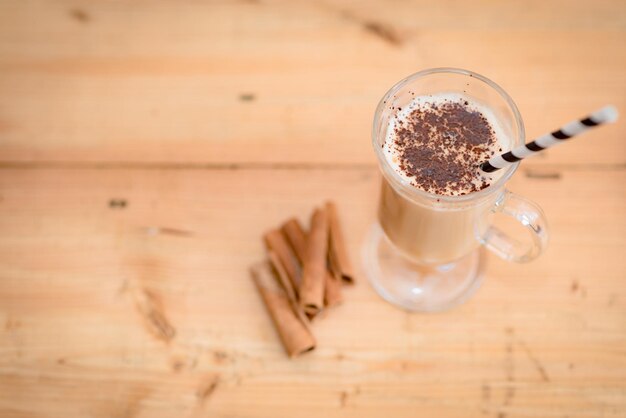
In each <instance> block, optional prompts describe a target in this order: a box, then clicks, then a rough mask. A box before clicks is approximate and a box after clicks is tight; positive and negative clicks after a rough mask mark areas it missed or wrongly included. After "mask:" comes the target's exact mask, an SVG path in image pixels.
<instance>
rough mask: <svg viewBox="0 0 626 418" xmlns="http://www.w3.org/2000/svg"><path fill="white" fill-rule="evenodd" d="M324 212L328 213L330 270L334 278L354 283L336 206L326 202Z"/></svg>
mask: <svg viewBox="0 0 626 418" xmlns="http://www.w3.org/2000/svg"><path fill="white" fill-rule="evenodd" d="M326 212H327V213H328V223H329V235H330V240H329V261H330V270H331V272H332V273H333V276H335V277H336V278H340V279H341V280H343V281H345V282H347V283H354V274H353V270H352V263H351V262H350V257H349V256H348V250H347V248H346V241H345V239H344V235H343V231H342V229H341V224H340V222H339V214H338V212H337V205H335V203H334V202H330V201H329V202H326Z"/></svg>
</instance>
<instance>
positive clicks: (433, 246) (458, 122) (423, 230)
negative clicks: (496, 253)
mask: <svg viewBox="0 0 626 418" xmlns="http://www.w3.org/2000/svg"><path fill="white" fill-rule="evenodd" d="M390 110H391V111H392V114H393V116H392V117H390V118H389V120H388V125H387V129H386V136H385V142H384V144H382V147H383V151H384V154H385V156H386V158H387V162H388V164H389V165H390V166H391V167H392V168H393V169H394V171H395V172H396V173H397V174H398V175H399V176H400V177H401V178H402V180H403V182H404V183H406V184H409V185H411V186H412V187H414V188H416V189H418V190H421V191H423V192H426V193H428V194H430V195H433V196H434V197H436V198H438V199H439V200H441V198H443V200H446V199H447V198H449V197H454V196H464V195H467V194H472V193H476V192H479V191H480V190H483V189H485V188H487V187H489V186H490V185H491V184H493V183H494V182H495V181H497V180H498V178H499V176H501V173H500V172H495V173H492V174H487V173H484V172H483V171H481V170H480V169H479V165H480V163H482V162H484V161H486V160H488V159H489V158H490V157H492V156H493V155H494V154H495V153H499V152H501V151H502V150H503V149H508V148H509V147H510V140H509V138H507V137H506V135H505V134H504V130H503V129H502V128H501V127H500V125H499V123H498V120H497V118H496V117H495V115H494V114H493V112H491V111H490V109H488V108H487V107H485V106H483V105H481V104H480V103H477V102H474V101H472V100H471V99H470V98H469V97H464V96H463V95H460V94H456V93H454V94H453V93H447V94H437V95H427V96H415V97H414V98H413V99H412V100H411V101H410V102H409V103H408V104H407V105H405V106H404V107H402V108H400V107H398V108H391V109H390ZM439 197H441V198H439ZM493 205H494V201H493V200H492V199H485V200H484V201H483V202H480V203H478V204H476V202H474V203H473V204H472V205H471V206H470V205H468V206H467V207H463V205H460V206H459V205H456V206H455V207H454V208H449V207H445V206H444V205H442V208H441V209H440V210H438V209H434V208H433V207H426V206H423V205H420V204H419V203H417V202H414V201H411V200H409V199H407V198H405V197H403V196H401V195H400V194H399V193H398V192H397V191H396V190H395V189H394V188H393V187H392V186H391V185H390V184H389V183H388V182H387V181H386V180H384V181H383V187H382V194H381V203H380V207H379V221H380V224H381V226H382V228H383V229H384V231H385V233H386V235H387V237H388V238H389V239H390V240H391V242H392V243H393V244H394V245H395V246H396V247H397V248H398V249H399V250H401V251H402V252H403V253H404V254H406V255H407V256H409V257H410V258H412V259H414V260H415V261H418V262H421V263H435V264H441V263H447V262H451V261H454V260H456V259H458V258H460V257H462V256H464V255H466V254H468V253H469V252H471V251H472V250H473V249H475V248H476V247H478V246H479V245H480V239H481V237H482V236H483V235H484V233H485V231H486V229H487V224H488V223H487V219H486V216H487V214H488V213H489V208H490V207H492V206H493Z"/></svg>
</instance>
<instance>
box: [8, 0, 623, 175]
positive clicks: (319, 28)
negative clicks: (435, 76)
mask: <svg viewBox="0 0 626 418" xmlns="http://www.w3.org/2000/svg"><path fill="white" fill-rule="evenodd" d="M588 6H589V5H587V4H582V3H581V4H572V2H567V1H557V2H542V1H533V2H530V3H528V2H524V3H523V5H522V4H521V3H520V4H513V3H511V2H492V1H481V2H467V3H463V2H461V3H459V2H457V1H452V0H449V1H444V2H428V1H416V2H394V3H393V4H391V5H389V4H387V3H386V2H373V1H366V2H353V1H352V2H339V3H334V2H333V3H313V2H283V1H277V2H274V1H261V0H258V1H255V0H252V1H239V2H224V1H218V2H206V3H204V2H186V3H183V2H175V3H172V2H169V1H157V2H133V3H132V4H128V3H126V2H109V1H95V2H86V1H69V0H63V1H55V2H40V1H20V2H10V1H4V2H2V3H0V160H1V161H92V162H93V161H105V162H111V161H113V162H128V161H131V162H132V161H138V162H182V163H191V162H195V163H224V162H269V163H271V162H291V163H302V162H305V163H332V164H341V163H344V164H354V163H357V164H362V163H373V161H374V157H373V155H372V152H371V147H370V145H369V143H370V139H369V136H370V126H371V119H372V115H373V111H374V108H375V106H376V104H377V101H378V100H379V98H380V97H381V96H382V95H383V93H384V92H385V91H386V90H387V89H388V88H389V87H390V86H391V85H392V84H393V83H395V82H396V81H398V80H399V79H401V78H402V77H404V76H406V75H408V74H410V73H412V72H415V71H417V70H420V69H424V68H428V67H435V66H459V67H465V68H469V69H472V70H475V71H477V72H479V73H482V74H485V75H487V76H489V77H490V78H492V79H493V80H495V81H497V82H498V83H499V84H501V85H502V86H503V87H504V88H505V89H506V90H507V91H509V92H510V94H511V95H512V97H513V98H514V99H515V100H516V102H517V103H518V105H519V107H520V109H521V111H522V113H523V116H524V118H525V121H526V125H527V131H528V135H529V137H532V136H535V135H538V134H542V133H544V132H545V131H547V130H552V129H553V128H554V127H556V126H558V125H559V124H561V123H562V122H565V121H568V120H570V119H572V118H575V117H578V116H581V115H584V114H585V113H587V112H588V111H590V110H592V109H594V108H596V107H599V106H602V105H604V104H606V103H613V104H615V105H616V106H618V108H620V109H622V111H623V110H624V109H626V78H625V76H624V68H626V48H624V39H625V37H626V8H625V7H624V6H623V5H622V4H621V3H620V2H616V1H600V2H594V4H593V7H588ZM625 126H626V125H624V124H623V123H621V124H618V125H616V126H612V127H610V128H603V130H602V131H599V132H595V133H593V134H589V136H588V137H587V138H586V140H576V142H574V143H571V144H568V145H567V146H566V147H562V148H560V149H559V150H551V151H548V152H547V153H546V154H545V155H543V156H542V157H543V158H536V159H534V160H531V161H529V162H528V165H543V164H547V163H559V164H585V163H593V164H612V165H615V164H624V163H626V145H625V142H624V141H623V138H624V136H626V127H625ZM587 141H593V142H594V146H593V147H592V146H590V145H589V143H588V142H587Z"/></svg>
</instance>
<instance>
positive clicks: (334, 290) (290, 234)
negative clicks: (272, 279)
mask: <svg viewBox="0 0 626 418" xmlns="http://www.w3.org/2000/svg"><path fill="white" fill-rule="evenodd" d="M281 231H282V232H283V234H284V235H285V236H286V237H287V241H288V242H289V244H291V248H292V249H293V251H294V253H295V254H296V257H297V258H298V260H300V262H301V263H304V260H305V258H306V246H307V236H306V232H304V228H303V227H302V224H300V222H299V221H298V220H297V219H295V218H291V219H289V220H288V221H287V222H285V223H284V224H283V226H282V227H281ZM327 267H328V265H327ZM341 302H343V296H342V295H341V279H337V278H335V277H334V276H333V275H332V274H331V273H330V271H329V270H328V268H327V269H326V275H325V280H324V305H325V306H334V305H338V304H339V303H341Z"/></svg>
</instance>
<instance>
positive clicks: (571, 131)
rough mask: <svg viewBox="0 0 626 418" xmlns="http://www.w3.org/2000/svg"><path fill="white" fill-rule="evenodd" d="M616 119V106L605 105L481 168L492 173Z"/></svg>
mask: <svg viewBox="0 0 626 418" xmlns="http://www.w3.org/2000/svg"><path fill="white" fill-rule="evenodd" d="M616 120H617V109H616V108H615V107H614V106H605V107H603V108H602V109H600V110H598V111H596V112H593V113H592V114H591V115H589V116H587V117H586V118H584V119H580V120H575V121H572V122H570V123H568V124H567V125H564V126H563V127H561V129H559V130H558V131H554V132H552V133H550V134H545V135H543V136H540V137H539V138H537V139H535V140H534V141H533V142H529V143H527V144H525V145H521V146H519V147H517V148H514V149H512V150H511V151H508V152H505V153H504V154H500V155H496V156H494V157H491V159H490V160H489V161H486V162H484V163H482V164H481V165H480V168H481V170H483V171H484V172H487V173H492V172H494V171H497V170H500V169H501V168H504V167H508V166H509V165H511V164H513V163H515V162H517V161H519V160H522V159H524V158H526V157H528V156H530V155H533V154H535V153H537V152H539V151H541V150H544V149H546V148H550V147H552V146H554V145H556V144H560V143H562V142H563V141H564V140H566V139H569V138H572V137H574V136H576V135H579V134H581V133H583V132H585V131H587V130H589V129H591V128H594V127H596V126H599V125H602V124H604V123H607V122H615V121H616Z"/></svg>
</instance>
